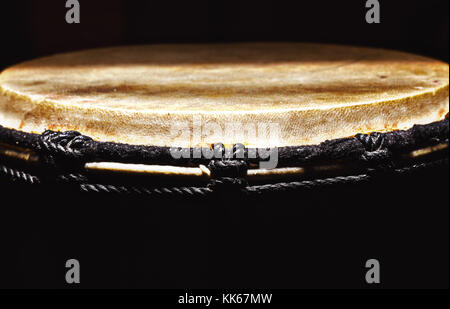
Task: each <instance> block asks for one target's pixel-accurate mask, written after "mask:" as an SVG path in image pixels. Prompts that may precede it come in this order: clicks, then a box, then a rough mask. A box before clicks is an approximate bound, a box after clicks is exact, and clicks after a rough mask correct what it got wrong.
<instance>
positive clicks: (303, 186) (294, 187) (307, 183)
mask: <svg viewBox="0 0 450 309" xmlns="http://www.w3.org/2000/svg"><path fill="white" fill-rule="evenodd" d="M443 166H448V157H447V158H445V159H440V160H435V161H431V162H425V163H420V164H414V165H411V166H407V167H402V168H398V169H393V170H391V171H390V173H391V174H392V175H405V174H411V173H413V172H418V171H420V170H424V169H429V168H436V167H443ZM2 176H3V177H5V176H6V177H8V178H9V179H11V180H14V181H21V182H23V183H26V184H34V185H37V184H41V185H42V184H43V183H42V182H41V181H40V179H39V178H38V177H37V176H35V175H31V174H29V173H26V172H23V171H20V170H16V169H12V168H8V167H5V166H3V165H0V177H2ZM373 178H374V176H373V175H371V174H370V173H366V174H360V175H349V176H337V177H332V178H324V179H314V180H304V181H295V182H282V183H275V184H266V185H259V186H243V185H242V183H240V182H239V181H238V180H236V178H230V179H229V181H230V182H236V181H237V182H238V188H239V192H240V193H241V194H243V195H245V196H252V195H261V194H265V193H280V192H289V191H301V190H312V189H318V188H324V187H329V186H336V185H347V184H357V183H361V182H368V181H370V180H371V179H373ZM86 180H87V179H86V178H84V176H81V177H80V176H79V175H66V176H64V177H63V176H61V177H59V182H61V183H69V184H73V183H74V181H75V182H80V183H79V184H78V188H79V190H80V191H82V192H87V193H104V194H118V195H136V194H137V195H143V196H152V197H176V196H179V197H186V196H190V197H207V196H210V195H212V194H214V193H217V191H216V190H214V186H211V185H208V186H206V187H172V188H152V187H143V186H126V185H123V186H115V185H104V184H90V183H85V181H86ZM213 180H214V179H213ZM214 181H217V180H214ZM220 181H223V180H220ZM235 188H236V187H235Z"/></svg>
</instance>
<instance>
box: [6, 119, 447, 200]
mask: <svg viewBox="0 0 450 309" xmlns="http://www.w3.org/2000/svg"><path fill="white" fill-rule="evenodd" d="M448 136H449V119H448V117H446V118H445V119H444V120H442V121H439V122H434V123H431V124H427V125H415V126H413V127H412V128H411V129H409V130H398V131H393V132H387V133H378V132H375V133H372V134H358V135H356V136H354V137H350V138H340V139H335V140H329V141H325V142H323V143H320V144H318V145H307V146H299V147H281V148H278V153H277V155H278V167H296V166H302V167H303V166H308V165H309V164H311V165H313V164H316V163H320V164H326V163H327V162H332V163H336V162H341V161H350V162H358V163H360V164H361V165H362V166H363V167H364V168H365V170H366V173H365V174H361V175H356V176H338V177H334V178H327V179H316V180H305V181H302V182H290V183H278V184H268V185H263V186H258V187H249V186H248V181H247V170H248V168H249V166H251V165H252V164H256V163H258V162H259V161H260V160H262V159H261V158H259V157H258V153H260V152H259V150H256V151H255V149H246V148H245V147H244V146H243V145H241V144H236V145H235V146H234V147H233V149H232V151H231V152H230V153H228V152H227V150H226V149H225V147H224V146H223V144H220V143H219V144H215V145H214V146H213V150H214V154H215V156H216V158H213V159H207V158H195V156H194V154H195V153H198V152H199V151H202V149H198V148H195V149H182V150H183V151H184V152H185V153H187V154H188V156H186V157H185V158H183V157H182V158H180V159H176V158H174V157H173V156H172V154H171V153H172V152H171V149H170V148H168V147H157V146H142V145H141V146H139V145H128V144H117V143H109V142H97V141H94V140H93V139H92V138H90V137H87V136H84V135H82V134H81V133H79V132H76V131H66V132H55V131H45V132H44V133H43V134H41V135H38V134H31V133H24V132H20V131H17V130H12V129H7V128H4V127H2V126H0V142H1V143H4V144H8V145H15V146H19V147H24V148H26V149H29V150H32V151H34V152H35V153H36V154H38V156H39V158H40V160H39V161H40V163H41V164H43V165H44V167H45V168H44V169H43V170H45V173H43V175H41V176H40V177H37V176H36V175H31V174H27V173H25V172H24V171H21V170H16V169H12V168H10V167H7V166H4V165H0V175H3V176H6V177H9V178H10V179H12V180H14V181H19V182H20V181H23V182H25V183H30V184H39V183H55V182H56V183H70V184H72V185H76V186H79V187H80V188H81V190H82V191H84V192H97V193H101V192H103V193H116V194H144V195H156V196H165V195H180V196H181V195H190V196H195V195H202V196H205V195H208V194H211V193H213V192H240V193H245V194H249V193H253V192H256V191H260V192H264V191H266V190H269V191H283V190H290V189H299V188H306V189H308V188H315V187H320V186H328V185H335V184H339V183H353V182H360V181H365V180H367V179H369V178H374V177H377V176H379V175H380V174H383V173H386V172H391V171H395V172H396V173H401V169H396V166H395V159H396V157H397V156H399V155H401V154H404V153H407V152H408V151H412V150H416V149H419V148H421V147H429V146H434V145H438V144H442V143H447V144H448ZM250 154H256V156H255V157H252V156H251V155H250ZM217 157H219V158H218V159H217ZM103 161H104V162H122V163H141V164H165V165H182V166H189V165H195V166H198V164H204V165H207V166H208V168H209V170H210V171H211V180H210V182H209V184H208V185H207V186H206V187H174V188H146V187H136V186H114V185H105V184H90V183H89V179H88V177H87V175H85V174H84V173H83V168H84V165H85V163H87V162H103ZM410 168H412V169H415V168H418V166H416V167H414V166H413V167H410Z"/></svg>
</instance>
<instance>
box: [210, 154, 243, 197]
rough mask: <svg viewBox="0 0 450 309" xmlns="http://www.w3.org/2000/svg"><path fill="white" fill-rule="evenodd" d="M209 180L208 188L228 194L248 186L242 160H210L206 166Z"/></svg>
mask: <svg viewBox="0 0 450 309" xmlns="http://www.w3.org/2000/svg"><path fill="white" fill-rule="evenodd" d="M208 168H209V170H210V171H211V180H210V182H209V184H208V188H210V189H212V190H213V191H220V192H224V191H226V192H230V190H236V189H240V188H244V187H246V186H248V182H247V170H248V166H247V163H246V162H245V161H243V160H225V161H223V160H211V161H210V162H209V164H208Z"/></svg>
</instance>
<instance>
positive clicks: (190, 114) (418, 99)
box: [0, 43, 449, 147]
mask: <svg viewBox="0 0 450 309" xmlns="http://www.w3.org/2000/svg"><path fill="white" fill-rule="evenodd" d="M448 87H449V70H448V65H447V64H445V63H442V62H439V61H436V60H432V59H429V58H425V57H421V56H416V55H411V54H407V53H402V52H396V51H389V50H381V49H369V48H358V47H344V46H334V45H319V44H299V43H273V44H263V43H242V44H231V45H229V44H228V45H220V44H215V45H195V46H194V45H151V46H133V47H117V48H106V49H96V50H88V51H81V52H74V53H67V54H60V55H55V56H51V57H47V58H42V59H38V60H34V61H30V62H25V63H22V64H20V65H17V66H15V67H12V68H9V69H7V70H5V71H4V72H3V73H2V74H1V75H0V123H1V124H2V125H3V126H5V127H8V128H12V129H18V130H21V131H23V132H30V133H42V132H43V131H44V130H46V129H51V130H55V131H65V130H76V131H79V132H80V133H82V134H84V135H88V136H91V137H92V138H94V139H96V140H98V141H112V142H117V143H129V144H142V145H155V146H177V147H180V146H181V147H187V146H189V147H190V146H204V145H210V144H212V143H217V142H220V143H224V144H225V145H228V144H234V143H242V144H244V145H246V146H249V147H269V146H293V145H305V144H316V143H320V142H322V141H325V140H328V139H335V138H340V137H349V136H353V135H355V134H357V133H370V132H373V131H380V132H386V131H392V130H397V129H407V128H410V127H411V126H412V125H414V124H425V123H430V122H433V121H437V120H440V119H442V118H443V117H444V116H445V114H446V113H448V109H449V107H448Z"/></svg>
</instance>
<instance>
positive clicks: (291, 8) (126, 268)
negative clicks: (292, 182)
mask: <svg viewBox="0 0 450 309" xmlns="http://www.w3.org/2000/svg"><path fill="white" fill-rule="evenodd" d="M64 2H65V1H4V3H2V5H1V11H0V29H1V50H0V55H1V56H0V68H5V67H7V66H9V65H12V64H15V63H17V62H20V61H22V60H26V59H31V58H35V57H38V56H43V55H48V54H52V53H56V52H62V51H69V50H76V49H84V48H91V47H100V46H110V45H123V44H146V43H156V42H158V43H159V42H231V41H311V42H328V43H345V44H353V45H366V46H375V47H383V48H393V49H400V50H404V51H410V52H415V53H419V54H423V55H427V56H431V57H434V58H438V59H441V60H443V61H446V62H448V37H449V35H448V17H449V11H448V1H445V0H427V1H386V0H384V1H383V0H381V1H380V3H381V24H371V25H369V24H367V23H366V22H365V12H366V8H365V5H364V4H365V1H362V0H360V1H289V2H288V1H179V2H178V1H118V0H108V1H100V0H95V1H93V0H90V1H86V0H80V3H81V24H72V25H68V24H66V22H65V13H66V8H65V6H64ZM0 192H1V197H0V220H1V221H0V232H1V234H0V240H1V242H0V287H3V288H22V287H38V288H46V287H68V288H74V287H73V286H68V285H67V284H66V283H65V281H64V274H65V271H66V269H65V267H64V266H65V261H66V260H67V259H70V258H77V259H79V260H80V262H81V265H82V275H81V277H82V279H81V282H82V284H81V285H80V286H78V287H85V288H98V287H118V288H128V287H150V288H187V287H241V288H248V287H253V288H265V287H272V288H273V287H275V288H297V287H300V288H305V287H310V288H323V287H333V288H349V287H352V288H355V287H356V288H373V287H374V286H369V285H367V284H366V283H365V280H364V274H365V268H364V264H365V261H366V260H367V259H369V258H377V259H379V260H380V262H381V265H382V284H381V285H380V286H378V287H385V288H411V287H413V288H429V287H434V288H436V287H448V271H449V269H448V262H449V251H448V248H449V239H448V231H449V230H448V226H449V225H448V223H449V219H448V206H449V201H448V170H430V171H428V172H427V173H425V174H421V175H417V176H415V177H409V178H404V179H401V180H398V179H390V178H386V179H383V180H382V181H379V182H378V183H377V184H372V185H368V186H363V187H356V188H353V187H347V188H337V189H333V190H329V191H325V192H319V193H316V194H315V195H305V196H290V195H286V196H284V197H283V198H281V199H280V198H278V199H265V198H262V199H261V200H259V201H253V202H251V203H244V202H243V201H239V200H238V201H236V200H232V199H231V201H230V200H229V199H228V200H227V199H225V197H224V199H223V200H219V201H216V202H214V203H208V204H205V203H198V202H194V201H189V200H187V201H180V202H179V203H167V202H163V201H156V202H148V201H142V200H127V199H123V200H121V199H111V198H108V197H105V198H98V197H89V198H86V197H80V196H72V195H70V194H69V193H65V192H53V193H51V194H50V193H48V192H39V191H36V190H32V189H26V190H24V189H18V188H15V187H12V186H10V185H9V184H6V183H3V184H1V187H0Z"/></svg>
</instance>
